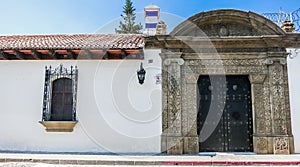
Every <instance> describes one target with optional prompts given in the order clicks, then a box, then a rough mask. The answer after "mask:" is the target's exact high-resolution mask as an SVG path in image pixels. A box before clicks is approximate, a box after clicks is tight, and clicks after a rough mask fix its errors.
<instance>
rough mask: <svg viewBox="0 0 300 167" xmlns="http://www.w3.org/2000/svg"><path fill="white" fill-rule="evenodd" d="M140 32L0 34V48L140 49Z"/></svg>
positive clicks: (141, 46) (142, 45)
mask: <svg viewBox="0 0 300 167" xmlns="http://www.w3.org/2000/svg"><path fill="white" fill-rule="evenodd" d="M143 47H144V38H143V36H142V35H140V34H74V35H17V36H0V49H2V50H9V49H40V50H43V49H138V48H143Z"/></svg>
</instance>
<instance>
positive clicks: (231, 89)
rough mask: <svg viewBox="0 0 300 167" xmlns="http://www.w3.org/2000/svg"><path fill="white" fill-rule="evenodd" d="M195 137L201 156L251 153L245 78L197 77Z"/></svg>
mask: <svg viewBox="0 0 300 167" xmlns="http://www.w3.org/2000/svg"><path fill="white" fill-rule="evenodd" d="M198 90H199V110H198V115H197V134H198V135H199V151H200V152H211V151H218V152H249V151H253V130H252V129H253V128H252V102H251V85H250V82H249V79H248V76H245V75H242V76H239V75H232V76H226V77H225V76H221V75H215V76H200V77H199V79H198Z"/></svg>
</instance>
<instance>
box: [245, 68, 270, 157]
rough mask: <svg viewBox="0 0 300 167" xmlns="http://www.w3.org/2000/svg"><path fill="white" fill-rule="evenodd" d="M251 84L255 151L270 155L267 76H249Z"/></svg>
mask: <svg viewBox="0 0 300 167" xmlns="http://www.w3.org/2000/svg"><path fill="white" fill-rule="evenodd" d="M249 80H250V83H251V97H252V113H253V114H252V116H253V149H254V152H256V153H259V154H267V153H268V137H267V133H266V132H267V128H268V127H270V126H271V125H270V124H269V123H268V121H266V119H268V118H266V117H267V115H266V108H265V106H264V104H265V103H264V101H265V99H266V98H265V96H266V92H265V91H266V90H264V82H265V80H266V75H265V74H251V75H249Z"/></svg>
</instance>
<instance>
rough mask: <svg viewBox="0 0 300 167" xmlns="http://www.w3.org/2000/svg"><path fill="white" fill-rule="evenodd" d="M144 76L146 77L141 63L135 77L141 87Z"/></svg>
mask: <svg viewBox="0 0 300 167" xmlns="http://www.w3.org/2000/svg"><path fill="white" fill-rule="evenodd" d="M145 75H146V71H145V69H144V68H143V63H141V66H140V70H138V71H137V77H138V80H139V83H140V84H141V85H142V84H143V83H144V80H145Z"/></svg>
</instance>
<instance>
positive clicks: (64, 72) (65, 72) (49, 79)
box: [42, 64, 78, 121]
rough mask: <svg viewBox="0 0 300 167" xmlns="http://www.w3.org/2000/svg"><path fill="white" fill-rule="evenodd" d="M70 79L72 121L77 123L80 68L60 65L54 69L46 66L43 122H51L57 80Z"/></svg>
mask: <svg viewBox="0 0 300 167" xmlns="http://www.w3.org/2000/svg"><path fill="white" fill-rule="evenodd" d="M62 78H68V79H71V80H72V96H73V104H72V121H77V118H76V103H77V83H78V68H77V66H71V67H70V69H68V68H65V67H63V65H62V64H60V65H59V66H58V67H57V68H55V69H53V68H52V67H51V66H49V67H47V66H45V84H44V97H43V116H42V121H51V100H52V87H53V82H54V81H55V80H57V79H62Z"/></svg>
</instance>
